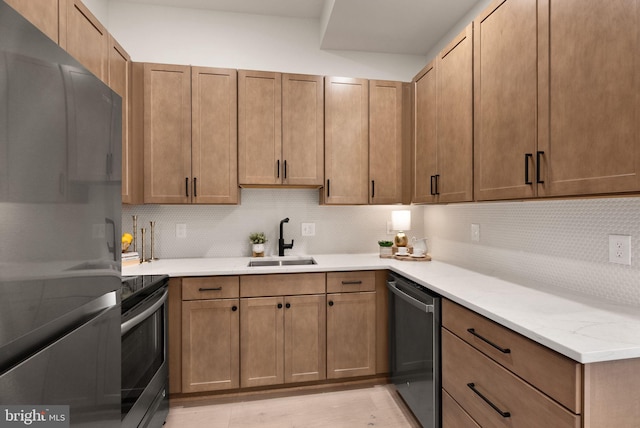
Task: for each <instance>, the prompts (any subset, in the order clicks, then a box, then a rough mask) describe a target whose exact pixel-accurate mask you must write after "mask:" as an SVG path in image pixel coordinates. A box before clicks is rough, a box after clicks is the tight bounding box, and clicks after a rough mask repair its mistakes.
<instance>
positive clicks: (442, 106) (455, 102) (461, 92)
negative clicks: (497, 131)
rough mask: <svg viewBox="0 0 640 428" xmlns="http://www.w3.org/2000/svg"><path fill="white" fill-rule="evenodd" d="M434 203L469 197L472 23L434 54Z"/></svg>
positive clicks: (470, 195) (470, 169) (471, 190)
mask: <svg viewBox="0 0 640 428" xmlns="http://www.w3.org/2000/svg"><path fill="white" fill-rule="evenodd" d="M437 61H438V67H437V76H438V86H437V95H436V100H437V101H436V102H437V108H436V111H437V116H438V117H437V125H436V129H437V131H436V132H437V139H438V149H437V164H438V165H437V171H438V173H437V174H438V177H437V179H436V180H435V187H436V189H435V193H437V198H438V202H465V201H471V200H473V25H472V24H470V25H468V26H467V27H466V29H465V30H464V31H463V32H462V33H461V34H460V35H458V36H457V37H456V38H455V39H454V40H453V41H452V42H451V43H450V44H449V46H447V47H446V48H445V49H444V50H443V51H442V52H441V53H440V54H439V55H438V59H437Z"/></svg>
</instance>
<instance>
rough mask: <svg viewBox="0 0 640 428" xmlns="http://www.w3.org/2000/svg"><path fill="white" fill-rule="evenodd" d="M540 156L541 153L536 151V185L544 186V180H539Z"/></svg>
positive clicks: (542, 153)
mask: <svg viewBox="0 0 640 428" xmlns="http://www.w3.org/2000/svg"><path fill="white" fill-rule="evenodd" d="M542 155H544V152H543V151H538V153H536V183H538V184H544V180H541V179H540V161H541V159H540V158H541V157H542Z"/></svg>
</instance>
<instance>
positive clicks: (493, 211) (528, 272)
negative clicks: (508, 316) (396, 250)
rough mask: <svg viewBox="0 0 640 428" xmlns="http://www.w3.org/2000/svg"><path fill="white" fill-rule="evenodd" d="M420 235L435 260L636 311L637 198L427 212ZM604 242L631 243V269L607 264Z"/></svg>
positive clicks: (639, 290) (639, 264)
mask: <svg viewBox="0 0 640 428" xmlns="http://www.w3.org/2000/svg"><path fill="white" fill-rule="evenodd" d="M472 223H475V224H479V225H480V241H479V242H473V241H472V240H471V226H470V225H471V224H472ZM425 230H426V233H427V236H428V237H429V238H430V239H429V242H430V246H431V252H432V255H433V257H434V258H435V259H438V260H442V261H445V262H449V263H452V264H456V265H459V266H462V267H467V268H471V269H473V270H477V271H480V272H483V273H487V274H490V275H494V276H497V277H501V278H504V279H507V280H510V281H513V282H517V283H520V284H523V285H537V286H539V285H545V286H553V287H560V288H563V289H568V290H573V291H578V292H582V293H587V294H590V295H595V296H598V297H602V298H606V299H609V300H613V301H616V302H620V303H626V304H632V305H637V306H640V258H639V257H638V251H640V198H638V197H630V198H600V199H579V200H535V201H526V202H491V203H473V204H455V205H454V204H452V205H438V206H427V207H425ZM609 234H622V235H630V236H631V266H623V265H616V264H613V263H610V262H609V257H608V249H609V244H608V236H609Z"/></svg>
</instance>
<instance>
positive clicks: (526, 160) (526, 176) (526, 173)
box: [524, 153, 533, 184]
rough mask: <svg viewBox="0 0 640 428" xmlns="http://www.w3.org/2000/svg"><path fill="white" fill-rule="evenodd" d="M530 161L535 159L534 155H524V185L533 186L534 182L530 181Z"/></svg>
mask: <svg viewBox="0 0 640 428" xmlns="http://www.w3.org/2000/svg"><path fill="white" fill-rule="evenodd" d="M529 159H533V154H531V153H526V154H525V155H524V184H533V182H532V181H531V180H529Z"/></svg>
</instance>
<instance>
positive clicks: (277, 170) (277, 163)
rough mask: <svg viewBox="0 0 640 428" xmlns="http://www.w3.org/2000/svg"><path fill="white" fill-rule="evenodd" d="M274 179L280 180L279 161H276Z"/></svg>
mask: <svg viewBox="0 0 640 428" xmlns="http://www.w3.org/2000/svg"><path fill="white" fill-rule="evenodd" d="M276 177H277V178H280V159H278V160H277V161H276Z"/></svg>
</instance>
